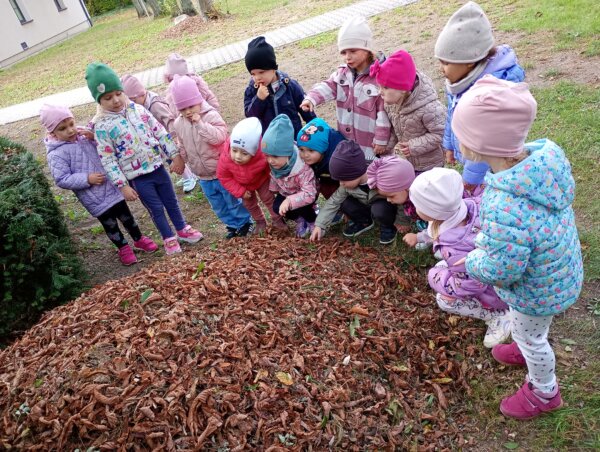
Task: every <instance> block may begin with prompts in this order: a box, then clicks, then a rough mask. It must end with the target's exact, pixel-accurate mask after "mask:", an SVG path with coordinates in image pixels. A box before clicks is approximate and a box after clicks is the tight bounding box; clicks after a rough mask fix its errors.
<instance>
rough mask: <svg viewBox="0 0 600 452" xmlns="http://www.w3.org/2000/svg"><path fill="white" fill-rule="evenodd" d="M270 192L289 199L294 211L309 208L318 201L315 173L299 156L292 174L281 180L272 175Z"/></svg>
mask: <svg viewBox="0 0 600 452" xmlns="http://www.w3.org/2000/svg"><path fill="white" fill-rule="evenodd" d="M269 190H270V191H272V192H276V193H279V194H280V195H282V196H285V197H286V199H289V200H290V204H291V209H292V210H295V209H298V208H300V207H304V206H308V205H310V204H312V203H313V202H315V200H316V199H317V194H318V192H317V182H316V180H315V172H314V171H313V170H312V168H311V167H310V166H308V165H307V164H306V163H304V161H303V160H302V159H301V158H300V157H299V156H298V158H297V159H296V163H295V164H294V167H293V168H292V171H290V174H288V175H287V176H285V177H281V178H279V179H278V178H276V177H275V176H273V175H272V174H271V182H269Z"/></svg>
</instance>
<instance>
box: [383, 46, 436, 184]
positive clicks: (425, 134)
mask: <svg viewBox="0 0 600 452" xmlns="http://www.w3.org/2000/svg"><path fill="white" fill-rule="evenodd" d="M371 77H375V78H376V80H377V83H378V85H379V89H380V91H381V97H382V98H383V100H384V102H385V111H386V112H387V115H388V118H389V119H390V122H391V124H392V135H391V137H390V141H389V143H388V146H387V148H388V151H390V152H392V151H395V152H396V154H397V155H400V156H401V157H404V158H406V159H407V160H408V161H409V162H410V163H412V165H413V167H414V168H415V173H416V174H417V175H418V174H420V173H422V172H423V171H427V170H429V169H431V168H435V167H441V166H444V153H443V151H442V137H443V136H444V123H445V121H446V113H445V112H444V107H443V106H442V104H441V103H440V101H439V100H438V96H437V92H436V90H435V87H434V86H433V82H432V81H431V79H430V78H429V77H427V76H426V75H425V74H423V73H422V72H419V71H417V69H416V67H415V63H414V61H413V59H412V56H411V55H410V53H408V52H406V51H404V50H398V51H397V52H395V53H393V54H392V55H391V56H390V57H389V58H388V59H387V60H385V62H384V63H382V64H379V61H375V63H373V65H372V66H371Z"/></svg>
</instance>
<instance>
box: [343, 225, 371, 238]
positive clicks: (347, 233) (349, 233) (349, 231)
mask: <svg viewBox="0 0 600 452" xmlns="http://www.w3.org/2000/svg"><path fill="white" fill-rule="evenodd" d="M373 226H375V223H373V222H372V221H371V224H364V223H350V224H349V225H348V226H346V228H345V229H344V231H343V232H342V234H344V237H358V236H359V235H361V234H362V233H363V232H367V231H368V230H370V229H373Z"/></svg>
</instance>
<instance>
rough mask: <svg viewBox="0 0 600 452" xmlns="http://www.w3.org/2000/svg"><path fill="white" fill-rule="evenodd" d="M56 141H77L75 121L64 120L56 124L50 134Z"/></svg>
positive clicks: (70, 119) (71, 119)
mask: <svg viewBox="0 0 600 452" xmlns="http://www.w3.org/2000/svg"><path fill="white" fill-rule="evenodd" d="M50 135H52V136H53V137H54V138H56V139H57V140H58V141H77V127H76V126H75V119H73V118H66V119H63V120H62V121H61V122H59V123H58V125H57V126H56V129H54V131H53V132H52V133H51V134H50Z"/></svg>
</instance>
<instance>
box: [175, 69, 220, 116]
mask: <svg viewBox="0 0 600 452" xmlns="http://www.w3.org/2000/svg"><path fill="white" fill-rule="evenodd" d="M188 77H190V78H191V79H192V80H194V81H195V82H196V86H197V87H198V91H200V94H202V97H203V98H204V100H205V101H206V102H208V104H209V105H210V106H211V107H213V108H214V109H215V110H217V112H220V111H221V105H220V104H219V100H218V99H217V96H215V94H214V93H213V92H212V91H211V90H210V88H209V87H208V83H206V82H205V81H204V79H203V78H202V77H200V76H199V75H196V74H188ZM165 100H166V101H167V103H168V104H169V108H170V109H171V114H172V115H173V117H174V118H176V117H177V116H179V110H177V107H175V102H173V94H171V85H170V84H169V88H168V89H167V93H166V94H165Z"/></svg>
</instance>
